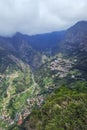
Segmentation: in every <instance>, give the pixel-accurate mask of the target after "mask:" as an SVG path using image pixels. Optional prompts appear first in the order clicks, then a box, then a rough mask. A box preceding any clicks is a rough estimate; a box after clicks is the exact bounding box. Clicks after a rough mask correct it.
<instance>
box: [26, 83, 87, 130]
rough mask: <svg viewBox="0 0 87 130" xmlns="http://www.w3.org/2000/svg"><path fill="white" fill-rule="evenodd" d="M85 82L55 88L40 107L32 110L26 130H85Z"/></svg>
mask: <svg viewBox="0 0 87 130" xmlns="http://www.w3.org/2000/svg"><path fill="white" fill-rule="evenodd" d="M86 108H87V82H76V83H75V84H74V88H73V89H70V88H68V87H67V86H62V87H61V88H59V89H57V90H55V92H54V93H52V94H51V95H50V96H48V98H47V99H46V102H45V104H43V106H42V107H41V108H40V109H37V110H36V109H35V110H33V112H32V114H31V115H30V116H29V118H28V119H27V121H26V123H25V124H24V126H25V128H26V130H30V129H31V130H86V129H87V109H86Z"/></svg>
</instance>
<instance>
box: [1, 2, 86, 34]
mask: <svg viewBox="0 0 87 130" xmlns="http://www.w3.org/2000/svg"><path fill="white" fill-rule="evenodd" d="M80 20H87V0H0V35H12V34H14V33H15V32H21V33H26V34H38V33H45V32H50V31H58V30H63V29H66V28H68V27H70V26H71V25H73V24H74V23H76V22H77V21H80Z"/></svg>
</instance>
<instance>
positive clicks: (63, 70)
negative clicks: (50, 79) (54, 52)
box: [49, 57, 73, 78]
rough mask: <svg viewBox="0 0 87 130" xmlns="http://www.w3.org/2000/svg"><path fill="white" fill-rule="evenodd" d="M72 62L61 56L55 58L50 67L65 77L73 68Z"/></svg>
mask: <svg viewBox="0 0 87 130" xmlns="http://www.w3.org/2000/svg"><path fill="white" fill-rule="evenodd" d="M72 64H73V62H72V61H70V60H68V59H64V58H62V57H61V58H56V59H55V60H53V61H52V62H51V64H50V66H49V68H50V70H51V71H56V72H57V74H56V76H58V77H60V78H63V77H66V76H67V74H68V72H69V70H70V69H71V68H72Z"/></svg>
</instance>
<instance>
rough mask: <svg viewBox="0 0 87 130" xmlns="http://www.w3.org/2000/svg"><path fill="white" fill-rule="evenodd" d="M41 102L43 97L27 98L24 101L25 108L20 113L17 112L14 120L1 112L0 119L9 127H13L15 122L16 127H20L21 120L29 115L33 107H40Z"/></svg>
mask: <svg viewBox="0 0 87 130" xmlns="http://www.w3.org/2000/svg"><path fill="white" fill-rule="evenodd" d="M43 102H44V96H43V95H38V96H36V97H34V98H28V99H27V100H26V104H27V105H26V107H25V108H24V109H22V110H21V112H17V113H16V115H15V118H14V119H11V117H10V116H9V115H8V114H7V112H6V111H4V112H2V116H1V118H0V119H1V120H4V121H5V122H7V123H9V125H13V124H14V123H15V122H17V124H18V125H21V124H22V123H23V120H24V119H25V118H26V117H27V116H28V115H29V114H30V113H31V111H32V108H33V107H35V106H37V107H40V106H41V104H42V103H43Z"/></svg>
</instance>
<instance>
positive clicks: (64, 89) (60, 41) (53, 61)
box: [0, 21, 87, 130]
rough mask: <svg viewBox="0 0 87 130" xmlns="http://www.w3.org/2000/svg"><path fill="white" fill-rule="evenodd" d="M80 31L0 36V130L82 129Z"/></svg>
mask: <svg viewBox="0 0 87 130" xmlns="http://www.w3.org/2000/svg"><path fill="white" fill-rule="evenodd" d="M86 27H87V22H86V21H82V22H78V23H76V24H75V25H74V26H73V27H71V28H69V29H67V30H65V31H60V32H53V33H48V34H41V35H35V36H28V35H25V34H21V33H16V34H15V35H14V36H12V37H0V129H1V130H80V129H81V130H86V129H87V116H86V115H87V111H86V107H87V67H86V66H87V48H86V47H87V30H86V29H85V28H86ZM82 106H83V107H82Z"/></svg>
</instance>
